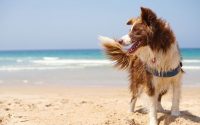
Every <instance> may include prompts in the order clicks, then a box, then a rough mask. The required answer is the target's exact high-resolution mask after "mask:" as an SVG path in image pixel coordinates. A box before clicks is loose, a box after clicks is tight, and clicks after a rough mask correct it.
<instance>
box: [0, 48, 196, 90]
mask: <svg viewBox="0 0 200 125" xmlns="http://www.w3.org/2000/svg"><path fill="white" fill-rule="evenodd" d="M181 53H182V57H183V64H184V67H183V69H184V70H185V71H186V73H185V76H184V79H183V83H184V85H200V78H199V71H200V49H181ZM0 76H1V78H0V84H1V85H8V84H14V85H18V84H20V85H21V84H34V85H38V84H64V85H97V86H102V85H103V86H105V85H125V86H127V84H128V79H127V73H126V72H122V71H119V70H116V69H115V68H113V67H112V63H111V62H110V61H109V60H108V59H106V57H105V55H104V53H103V52H102V51H101V50H37V51H36V50H34V51H24V50H23V51H0Z"/></svg>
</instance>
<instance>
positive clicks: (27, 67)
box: [0, 66, 84, 71]
mask: <svg viewBox="0 0 200 125" xmlns="http://www.w3.org/2000/svg"><path fill="white" fill-rule="evenodd" d="M83 68H84V67H83V66H76V67H74V66H65V67H57V66H55V67H34V66H24V67H12V66H9V67H0V71H23V70H59V69H83Z"/></svg>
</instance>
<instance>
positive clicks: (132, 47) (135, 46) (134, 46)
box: [128, 41, 142, 53]
mask: <svg viewBox="0 0 200 125" xmlns="http://www.w3.org/2000/svg"><path fill="white" fill-rule="evenodd" d="M141 45H142V44H141V42H140V41H137V42H135V43H134V44H133V45H132V46H131V48H130V49H128V53H133V52H135V51H136V50H137V49H138V48H139V47H140V46H141Z"/></svg>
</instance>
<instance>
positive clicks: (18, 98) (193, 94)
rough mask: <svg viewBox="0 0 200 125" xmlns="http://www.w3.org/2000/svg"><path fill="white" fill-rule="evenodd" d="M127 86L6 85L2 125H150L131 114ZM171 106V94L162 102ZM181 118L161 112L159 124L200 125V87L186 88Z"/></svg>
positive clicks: (0, 97)
mask: <svg viewBox="0 0 200 125" xmlns="http://www.w3.org/2000/svg"><path fill="white" fill-rule="evenodd" d="M129 101H130V93H129V91H128V89H127V88H126V87H62V86H57V87H55V86H24V87H21V86H20V87H13V86H7V87H5V86H2V87H1V88H0V125H147V123H148V115H147V114H144V113H143V112H141V109H142V106H141V101H139V102H138V103H137V105H136V112H135V113H131V112H129ZM162 104H163V106H164V108H165V109H166V110H168V111H169V109H170V106H171V97H170V94H168V95H166V96H165V97H164V99H163V101H162ZM180 110H181V116H179V117H172V116H170V114H169V112H168V113H158V120H159V125H169V124H170V125H200V88H199V87H189V88H187V87H184V88H183V92H182V99H181V105H180Z"/></svg>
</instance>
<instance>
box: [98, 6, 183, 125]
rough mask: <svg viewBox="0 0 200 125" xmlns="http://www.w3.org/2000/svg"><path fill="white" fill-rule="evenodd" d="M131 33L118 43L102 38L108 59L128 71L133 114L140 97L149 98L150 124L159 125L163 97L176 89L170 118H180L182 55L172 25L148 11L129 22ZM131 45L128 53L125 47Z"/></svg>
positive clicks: (147, 9)
mask: <svg viewBox="0 0 200 125" xmlns="http://www.w3.org/2000/svg"><path fill="white" fill-rule="evenodd" d="M127 25H131V30H130V32H129V33H128V34H127V35H125V36H123V37H122V38H121V39H119V40H114V39H111V38H108V37H100V38H99V39H100V40H101V41H102V42H103V48H104V50H105V52H106V54H107V55H108V57H109V58H110V59H111V60H112V61H115V62H116V63H115V64H116V65H115V66H117V67H119V68H120V69H128V70H129V78H130V90H131V92H132V99H131V108H132V111H133V112H134V107H135V103H136V100H137V97H139V96H140V95H141V94H142V93H143V94H145V95H147V97H148V100H147V103H148V106H149V108H148V109H149V117H150V118H149V125H157V111H163V108H162V106H161V97H162V95H164V94H165V93H166V92H167V90H168V89H169V88H172V89H173V91H172V92H173V98H172V107H171V115H173V116H179V115H180V112H179V101H180V93H181V79H182V75H183V73H184V72H183V70H182V68H181V67H182V63H181V56H180V51H179V47H178V43H177V41H176V38H175V35H174V33H173V31H172V30H171V28H170V26H169V24H168V23H167V22H166V21H164V20H163V19H161V18H158V17H157V16H156V14H155V13H154V12H153V11H152V10H151V9H149V8H144V7H141V14H140V16H139V17H137V18H132V19H130V20H129V21H128V22H127ZM128 45H132V46H131V47H130V48H129V49H128V50H126V49H124V48H123V46H128Z"/></svg>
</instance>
